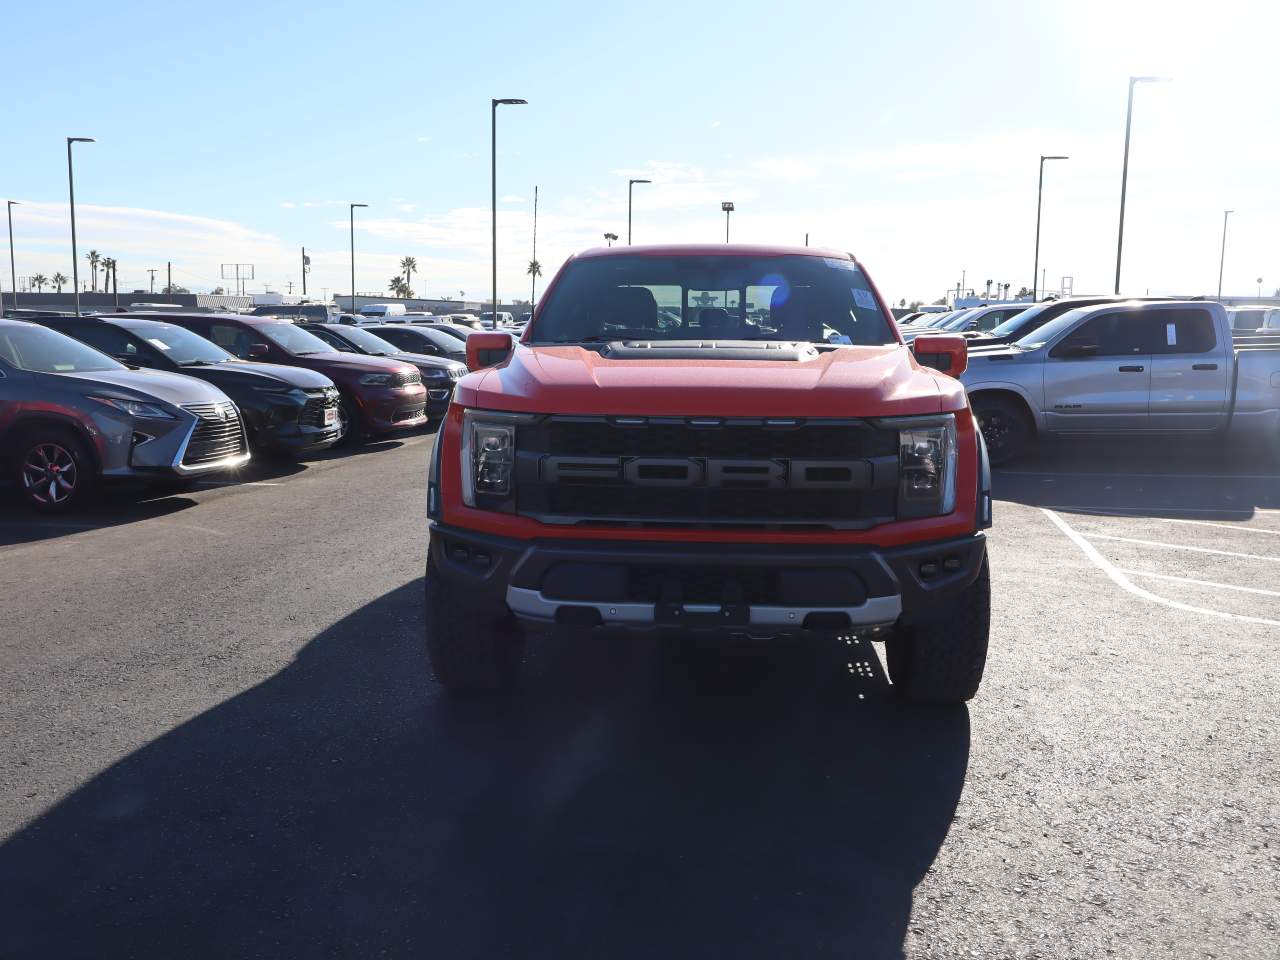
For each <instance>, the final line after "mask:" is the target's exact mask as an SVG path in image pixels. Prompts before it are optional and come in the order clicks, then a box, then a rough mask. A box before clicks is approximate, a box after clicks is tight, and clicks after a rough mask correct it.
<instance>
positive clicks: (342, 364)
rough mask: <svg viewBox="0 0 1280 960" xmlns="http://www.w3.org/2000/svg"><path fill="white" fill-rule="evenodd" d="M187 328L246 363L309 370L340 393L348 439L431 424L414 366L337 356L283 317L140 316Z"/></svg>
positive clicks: (418, 375)
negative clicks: (255, 361) (261, 362)
mask: <svg viewBox="0 0 1280 960" xmlns="http://www.w3.org/2000/svg"><path fill="white" fill-rule="evenodd" d="M140 316H144V317H145V318H146V319H148V320H164V321H165V322H166V323H174V324H177V325H178V326H182V327H186V328H187V329H188V330H190V331H192V332H193V333H198V334H199V335H200V336H202V337H204V338H205V339H207V340H212V341H213V342H214V343H216V344H217V345H218V346H220V347H222V348H223V349H224V350H226V351H228V352H229V353H232V354H235V355H236V356H237V357H240V358H241V359H242V360H261V361H263V362H265V363H282V364H287V365H289V366H295V367H306V368H307V369H309V370H316V371H319V372H320V373H323V374H324V375H325V376H327V377H328V378H329V379H330V380H332V381H333V382H334V383H335V384H336V385H337V387H338V392H339V393H340V395H341V402H340V403H339V405H338V413H337V416H338V418H339V421H340V422H342V424H343V427H344V431H345V432H346V433H347V435H355V436H359V435H361V434H374V433H389V432H391V431H393V430H402V429H405V428H408V427H418V426H421V425H423V424H425V423H426V422H427V391H426V390H425V389H424V388H423V386H422V374H421V373H419V372H418V368H417V367H415V366H414V365H413V364H411V363H405V362H404V361H401V360H391V359H387V358H383V357H366V356H360V355H356V354H350V353H339V352H338V351H336V350H334V349H333V347H332V346H330V345H329V344H327V343H325V342H324V341H323V340H321V339H320V338H319V337H317V336H315V335H314V334H311V333H308V332H307V331H306V330H303V329H302V328H301V327H299V326H297V325H296V324H294V323H293V322H292V321H290V320H284V319H281V318H279V317H250V316H243V315H241V314H237V313H165V314H153V313H147V314H140Z"/></svg>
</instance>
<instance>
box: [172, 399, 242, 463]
mask: <svg viewBox="0 0 1280 960" xmlns="http://www.w3.org/2000/svg"><path fill="white" fill-rule="evenodd" d="M184 409H186V410H188V411H190V412H191V413H194V414H195V415H196V416H198V417H199V418H200V421H199V422H198V423H197V424H196V428H195V431H194V432H193V433H192V434H191V440H190V441H189V442H188V443H187V449H186V452H185V453H184V454H183V456H182V463H183V465H184V466H188V467H194V466H199V465H200V464H202V463H212V462H213V461H215V460H221V459H222V458H224V457H230V456H234V455H236V454H238V453H244V431H243V430H242V429H241V427H240V413H239V411H238V410H236V408H235V406H234V405H233V404H230V403H193V404H188V405H187V406H186V407H185V408H184Z"/></svg>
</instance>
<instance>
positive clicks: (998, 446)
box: [973, 396, 1035, 467]
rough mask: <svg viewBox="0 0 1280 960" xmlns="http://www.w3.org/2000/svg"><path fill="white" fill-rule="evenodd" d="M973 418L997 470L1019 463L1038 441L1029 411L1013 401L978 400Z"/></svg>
mask: <svg viewBox="0 0 1280 960" xmlns="http://www.w3.org/2000/svg"><path fill="white" fill-rule="evenodd" d="M973 415H974V417H975V418H976V419H977V421H978V429H980V430H981V431H982V439H983V440H985V441H986V442H987V456H988V457H989V458H990V460H991V465H992V466H993V467H998V466H1001V465H1002V464H1005V463H1009V462H1010V461H1012V460H1016V459H1017V458H1018V457H1020V456H1021V455H1022V454H1023V453H1025V452H1026V450H1027V447H1028V446H1030V444H1031V441H1032V440H1033V439H1034V437H1035V427H1034V426H1033V425H1032V424H1031V423H1030V422H1029V421H1028V419H1027V415H1026V411H1024V410H1022V409H1021V408H1020V407H1019V406H1018V405H1017V404H1016V403H1014V402H1013V401H1012V400H1006V399H1005V398H1003V397H990V398H983V397H982V396H978V397H976V398H975V399H974V401H973Z"/></svg>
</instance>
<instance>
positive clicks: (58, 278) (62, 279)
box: [49, 270, 67, 293]
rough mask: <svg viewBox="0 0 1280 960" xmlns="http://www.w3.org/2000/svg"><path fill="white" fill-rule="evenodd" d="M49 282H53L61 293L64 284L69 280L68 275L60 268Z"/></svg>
mask: <svg viewBox="0 0 1280 960" xmlns="http://www.w3.org/2000/svg"><path fill="white" fill-rule="evenodd" d="M49 282H50V283H52V284H53V285H54V286H55V287H57V288H58V292H59V293H61V292H62V285H63V284H64V283H66V282H67V275H66V274H65V273H63V272H62V271H61V270H59V271H58V272H57V273H55V274H54V275H53V276H52V277H50V278H49Z"/></svg>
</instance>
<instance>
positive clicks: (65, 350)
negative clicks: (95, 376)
mask: <svg viewBox="0 0 1280 960" xmlns="http://www.w3.org/2000/svg"><path fill="white" fill-rule="evenodd" d="M0 359H2V360H4V361H5V362H6V363H9V364H12V365H13V366H15V367H17V368H18V369H19V370H30V371H31V372H33V373H91V372H93V371H98V370H127V369H129V368H128V367H126V366H125V365H124V364H122V363H116V361H114V360H112V359H111V358H110V357H108V356H107V355H106V354H105V353H99V352H98V351H97V350H95V349H93V347H90V346H86V345H85V344H83V343H81V342H80V341H79V340H74V339H72V338H71V337H68V336H65V335H63V334H61V333H58V332H57V331H56V330H50V329H49V328H48V327H37V326H34V325H33V326H27V325H26V324H21V325H17V324H15V325H12V326H11V325H9V324H4V325H0Z"/></svg>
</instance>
